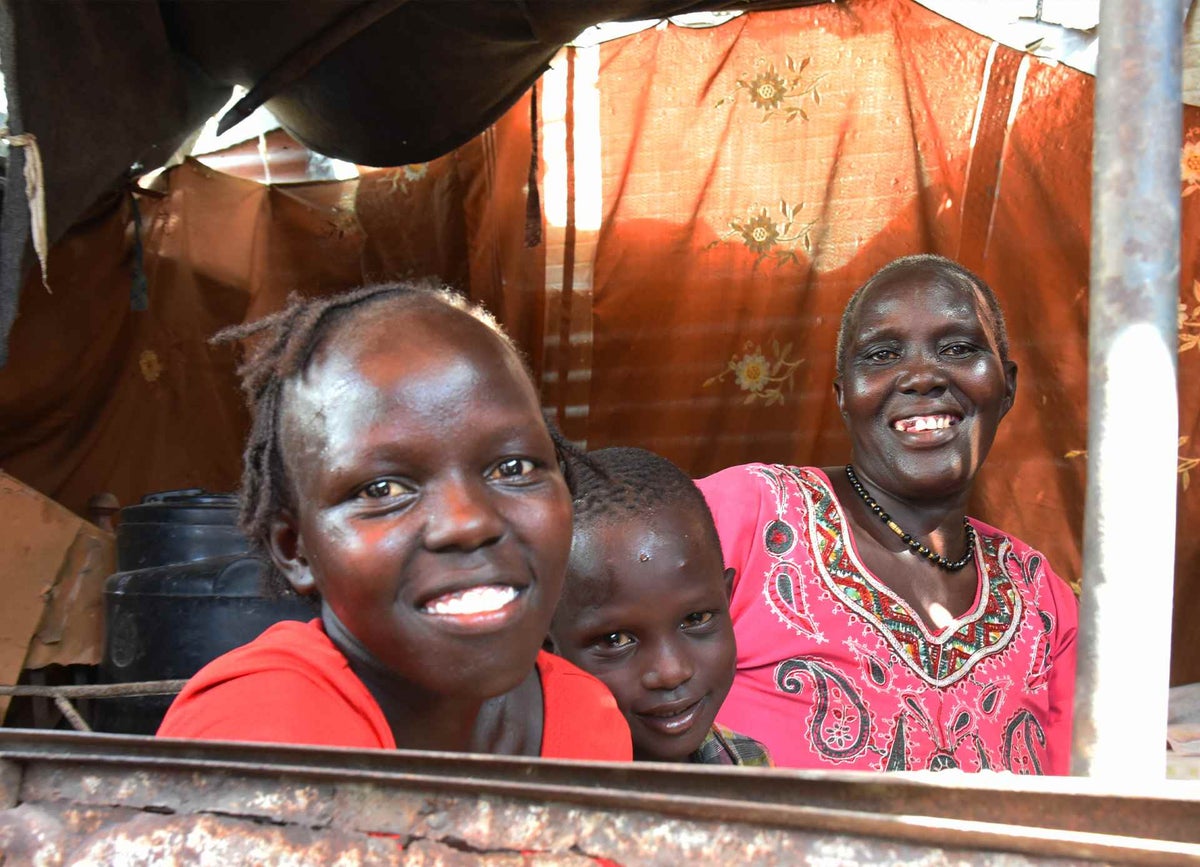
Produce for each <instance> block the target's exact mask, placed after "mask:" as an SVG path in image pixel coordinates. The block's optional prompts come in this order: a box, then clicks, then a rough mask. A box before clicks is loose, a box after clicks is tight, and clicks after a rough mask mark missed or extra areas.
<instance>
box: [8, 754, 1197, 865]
mask: <svg viewBox="0 0 1200 867" xmlns="http://www.w3.org/2000/svg"><path fill="white" fill-rule="evenodd" d="M0 759H3V760H6V762H7V763H11V764H14V765H18V766H20V767H21V769H22V775H21V779H20V783H19V787H18V796H17V799H16V800H17V801H18V802H20V803H21V804H30V803H43V804H44V803H58V802H71V803H75V804H79V805H84V806H87V807H89V808H110V807H132V808H135V809H139V810H148V811H151V812H157V813H167V814H176V813H186V814H206V813H209V814H211V813H216V814H221V815H237V816H242V817H249V818H253V819H256V820H260V821H269V822H276V823H285V824H286V823H298V824H300V825H303V826H305V827H309V828H313V827H330V828H335V829H337V830H339V831H346V830H353V831H356V832H363V833H368V834H397V835H401V836H412V835H413V831H414V828H419V827H423V823H425V822H426V821H427V818H428V816H429V815H430V814H431V813H437V812H439V811H444V809H449V808H448V807H445V805H446V804H453V805H454V808H453V810H456V811H458V813H462V814H466V813H471V812H472V811H474V813H478V812H479V810H481V809H483V810H491V811H494V810H496V809H499V807H498V806H497V805H500V804H503V805H504V810H505V815H508V816H509V817H510V823H511V822H516V823H517V824H518V825H519V824H520V822H519V821H518V819H519V817H520V816H521V815H522V810H524V812H525V813H529V812H530V811H534V812H536V811H538V810H546V809H550V808H554V809H555V810H556V813H555V815H556V816H557V819H556V821H557V822H559V823H560V824H564V825H569V826H572V828H570V829H568V830H570V833H571V834H572V835H573V836H572V840H573V841H574V842H572V843H571V844H570V846H569V847H568V848H571V847H574V850H575V851H589V852H593V853H599V854H605V852H606V851H607V852H611V851H612V846H614V845H617V844H616V843H614V842H613V841H612V840H611V839H609V838H604V837H603V836H601V837H599V838H597V837H596V834H595V833H594V829H595V828H597V827H601V826H603V825H604V824H605V823H606V822H608V823H610V824H611V822H612V821H613V820H614V817H618V818H621V819H624V820H631V817H634V816H635V815H637V816H641V817H642V818H641V819H640V820H639V821H638V822H633V824H632V825H629V827H638V828H642V829H643V831H644V832H645V833H649V831H647V830H646V829H649V828H652V827H653V826H654V824H655V822H658V823H661V822H663V821H667V822H674V823H675V824H677V825H679V827H686V828H689V829H690V832H689V833H693V834H699V835H700V836H701V837H703V836H704V834H706V833H708V834H710V835H711V834H713V833H716V832H717V831H718V829H720V830H721V833H725V834H729V833H733V832H731V831H730V829H731V828H733V829H737V830H736V834H735V836H736V837H737V838H738V839H739V840H745V839H750V837H753V836H754V835H759V836H761V835H762V834H763V833H766V834H768V836H770V835H775V836H778V835H780V834H785V835H786V834H787V833H799V834H801V835H804V834H807V835H810V836H811V835H814V834H815V835H825V836H826V837H828V836H829V835H833V836H834V837H837V838H840V839H852V840H856V841H875V842H872V843H870V845H876V846H877V845H882V844H883V842H884V841H887V842H889V844H890V843H895V842H897V841H899V843H901V844H903V845H906V846H909V847H917V848H928V849H929V850H931V851H932V850H936V851H939V852H947V851H949V850H974V851H975V852H976V853H978V854H981V855H982V854H983V853H988V852H991V853H997V852H1007V853H1023V854H1025V855H1028V856H1031V857H1033V858H1034V859H1035V860H1036V859H1072V860H1074V859H1089V860H1093V859H1095V860H1104V861H1121V862H1123V863H1143V864H1167V863H1180V862H1181V860H1185V859H1187V860H1193V859H1194V860H1196V861H1197V862H1198V863H1200V784H1194V783H1186V782H1164V783H1163V784H1162V785H1161V786H1156V787H1154V788H1153V789H1152V790H1151V789H1143V791H1140V792H1137V793H1128V792H1114V791H1112V790H1111V788H1105V787H1104V786H1103V785H1102V784H1100V783H1097V782H1096V781H1093V780H1086V779H1076V778H1063V779H1033V778H1018V777H1014V776H1011V775H1007V774H1006V775H982V776H978V775H976V776H970V775H959V774H954V775H946V774H942V775H936V776H931V777H923V778H915V777H912V776H902V775H878V774H860V773H827V772H802V771H761V770H755V769H721V768H716V767H696V768H692V767H688V768H683V767H676V766H672V765H645V764H639V765H621V764H611V765H610V764H593V763H582V762H551V761H540V760H530V759H521V758H510V757H495V756H470V755H459V754H443V753H409V752H399V751H397V752H382V751H353V750H334V749H316V748H308V747H288V746H277V745H264V744H253V745H245V744H226V743H221V744H217V743H203V742H197V741H165V740H155V739H152V738H138V737H124V736H117V735H83V734H76V733H69V732H44V731H21V730H0ZM9 779H11V776H10V777H9ZM8 800H9V801H10V802H11V799H8ZM430 804H433V805H434V807H430V806H429V805H430ZM522 804H523V805H524V806H522ZM438 805H442V806H438ZM452 812H453V811H452ZM513 817H517V818H513ZM476 818H477V816H476ZM476 824H477V823H476ZM626 824H628V822H627V823H626ZM589 828H591V829H593V831H588V829H589ZM494 833H497V834H500V835H501V836H504V835H505V834H506V833H507V832H506V831H505V830H504V829H499V830H496V831H495V832H494ZM539 833H541V832H539ZM555 833H557V834H562V833H565V831H564V829H563V828H559V829H557V831H556V832H555ZM589 835H590V836H589ZM535 836H536V835H535ZM634 836H635V837H636V834H635V835H634ZM756 839H757V838H756ZM589 841H590V842H589ZM606 841H607V842H606ZM509 842H510V843H513V844H514V845H518V844H519V845H518V848H519V847H520V846H530V845H532V844H531V842H530V840H526V839H522V840H519V841H515V842H514V841H511V840H510V841H509ZM533 842H537V841H536V840H534V841H533ZM542 842H545V841H544V840H543V841H542ZM797 845H798V844H797ZM551 848H552V847H551ZM781 854H782V853H781ZM780 863H785V862H783V861H781V862H780ZM864 863H867V862H864Z"/></svg>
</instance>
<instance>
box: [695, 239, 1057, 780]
mask: <svg viewBox="0 0 1200 867" xmlns="http://www.w3.org/2000/svg"><path fill="white" fill-rule="evenodd" d="M837 365H838V375H837V379H836V380H835V382H834V391H835V394H836V397H837V403H838V407H839V409H840V410H841V413H842V417H843V418H844V420H845V422H846V426H847V429H848V430H849V432H850V438H851V442H852V455H851V462H850V463H849V464H848V465H846V466H843V467H827V468H824V469H818V468H815V467H793V466H782V465H766V464H751V465H747V466H740V467H733V468H731V469H727V470H723V471H721V472H719V473H717V474H715V475H713V476H709V477H708V478H707V479H702V480H701V481H700V482H699V485H700V487H701V490H703V491H704V494H705V497H706V498H707V500H708V502H709V505H710V506H711V508H712V511H713V515H714V518H715V519H716V523H717V529H718V531H719V533H720V536H721V542H722V547H723V549H724V553H725V558H726V565H727V566H730V567H732V568H734V569H735V570H736V573H737V574H736V577H735V583H734V589H733V599H732V603H731V605H730V610H731V614H732V616H733V621H734V630H735V633H736V635H737V643H738V661H737V676H736V678H735V680H734V685H733V688H732V690H731V691H730V693H729V696H728V698H727V699H726V701H725V704H724V706H723V708H722V710H721V713H720V715H719V716H718V721H720V722H721V723H722V724H724V725H727V726H729V727H730V728H733V729H736V730H738V731H743V732H746V733H747V734H749V735H751V736H752V737H754V738H756V739H758V740H760V741H762V742H763V743H764V744H766V746H767V748H768V749H769V750H770V752H771V754H772V756H773V757H774V759H775V761H776V763H777V764H778V765H780V766H792V767H805V768H825V769H861V770H917V769H933V770H940V769H946V768H960V769H962V770H971V771H975V770H1008V771H1014V772H1017V773H1028V774H1043V773H1050V774H1065V773H1067V772H1068V768H1069V761H1070V745H1071V714H1072V699H1073V689H1074V680H1075V634H1076V625H1077V608H1076V602H1075V597H1074V596H1073V594H1072V593H1071V590H1070V588H1069V587H1068V586H1067V585H1066V584H1065V583H1064V582H1063V581H1062V580H1061V579H1060V578H1059V577H1058V576H1057V575H1055V573H1054V571H1053V570H1052V569H1051V568H1050V565H1049V564H1048V563H1047V562H1046V558H1045V557H1043V556H1042V555H1041V554H1039V553H1038V552H1037V551H1035V550H1034V549H1032V548H1030V547H1029V546H1028V545H1026V544H1024V543H1023V542H1021V541H1020V540H1018V539H1016V538H1014V537H1012V536H1010V535H1009V534H1007V533H1005V532H1003V531H1002V530H999V529H997V528H995V527H992V526H989V525H988V524H985V523H983V522H982V521H979V520H977V519H975V518H971V517H968V516H967V514H966V509H967V502H968V499H969V495H970V492H971V485H972V483H973V481H974V479H975V475H976V473H977V472H978V471H979V468H980V466H981V465H982V463H983V461H984V458H985V457H986V456H987V453H988V450H989V448H990V447H991V444H992V440H993V438H994V436H995V433H996V429H997V426H998V425H999V424H1000V421H1001V419H1003V417H1004V415H1005V414H1006V413H1007V412H1008V410H1009V409H1010V408H1011V406H1012V403H1013V398H1014V396H1015V394H1016V376H1017V368H1016V365H1015V364H1014V363H1013V362H1012V361H1011V360H1010V359H1009V357H1008V341H1007V337H1006V335H1005V327H1004V319H1003V315H1002V313H1001V311H1000V307H999V304H998V303H997V302H996V298H995V295H994V294H993V293H992V291H991V289H989V288H988V287H987V285H986V284H985V283H984V282H983V281H982V280H980V279H979V278H978V277H976V276H975V275H974V274H972V273H971V272H970V271H967V270H966V269H965V268H963V267H962V266H960V265H958V264H956V263H954V262H951V261H950V260H947V259H943V258H941V257H937V256H911V257H907V258H904V259H899V260H897V261H895V262H893V263H891V264H890V265H888V266H886V267H885V268H883V269H882V270H881V271H879V272H878V273H877V274H876V275H875V276H873V277H872V278H871V279H870V280H869V281H867V283H866V284H865V285H864V286H863V287H862V288H861V289H859V290H858V291H857V292H856V293H855V294H854V296H853V297H852V298H851V299H850V302H849V303H848V305H847V307H846V311H845V315H844V316H843V319H842V326H841V330H840V332H839V334H838V349H837Z"/></svg>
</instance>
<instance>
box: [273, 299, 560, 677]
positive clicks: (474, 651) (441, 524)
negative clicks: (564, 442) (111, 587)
mask: <svg viewBox="0 0 1200 867" xmlns="http://www.w3.org/2000/svg"><path fill="white" fill-rule="evenodd" d="M389 308H391V305H389ZM389 308H385V310H384V311H383V314H384V315H379V313H380V311H374V312H375V313H376V315H374V316H368V315H366V314H364V315H362V316H361V317H360V318H358V319H354V320H351V321H349V322H344V323H341V327H340V329H339V330H338V331H336V332H334V333H333V334H332V335H331V336H330V337H329V339H328V341H327V342H326V343H325V344H323V346H322V347H321V349H320V350H319V351H318V353H317V354H316V356H315V357H314V359H313V361H312V363H311V364H310V366H309V368H308V370H307V373H306V374H305V375H304V376H303V377H302V378H300V379H298V380H297V381H295V382H292V383H289V385H288V388H287V390H286V391H285V394H284V399H283V404H282V407H281V411H280V444H281V447H282V452H283V456H284V461H285V464H286V469H287V476H288V480H289V481H290V483H291V486H292V489H293V493H294V498H295V504H296V507H295V514H294V515H285V516H283V517H281V518H280V519H279V520H278V521H277V522H276V524H275V525H274V529H273V532H272V548H273V553H274V554H275V557H276V560H277V562H278V563H279V565H280V567H281V568H282V569H283V571H284V574H285V575H286V576H287V577H288V579H289V580H290V581H291V582H292V584H293V586H295V587H296V588H297V590H299V591H301V592H311V591H312V590H314V589H315V590H317V591H319V592H320V594H321V599H322V606H323V618H324V620H325V627H326V630H327V631H328V632H329V635H330V637H331V638H332V639H333V640H334V642H335V643H336V644H337V645H338V646H339V648H340V649H341V650H342V651H343V652H344V653H346V655H347V657H349V658H350V659H351V661H352V662H355V663H356V664H357V667H359V668H360V669H361V668H362V667H364V666H365V667H366V668H367V669H369V670H370V671H372V672H374V673H375V674H376V676H377V677H381V678H382V680H383V682H384V683H386V684H388V685H389V686H391V687H395V688H396V689H397V690H398V691H399V692H401V693H413V692H417V693H418V695H417V696H415V697H414V698H415V699H416V700H419V697H420V696H419V694H420V693H424V694H427V695H430V696H435V695H436V696H442V697H447V696H455V697H469V698H486V697H489V696H494V695H498V694H500V693H503V692H506V691H508V690H509V689H511V688H513V687H514V686H516V685H517V684H518V683H520V682H521V681H522V680H523V679H524V678H525V677H527V676H528V675H529V673H530V672H531V671H532V670H533V665H534V659H535V657H536V655H537V652H538V649H539V647H540V646H541V643H542V639H543V637H544V636H545V634H546V630H547V628H548V625H549V622H550V617H551V614H552V613H553V611H554V607H555V604H556V603H557V601H558V597H559V593H560V592H561V589H562V581H563V575H564V572H565V567H566V560H567V554H568V552H569V550H570V539H571V499H570V495H569V494H568V492H567V487H566V484H565V482H564V481H563V478H562V475H561V473H560V472H559V469H558V464H557V461H556V455H555V451H554V446H553V443H552V442H551V440H550V435H549V433H548V432H547V430H546V425H545V423H544V421H543V420H542V415H541V410H540V408H539V405H538V400H537V396H536V395H535V394H534V391H533V388H532V386H531V385H530V383H529V380H528V377H527V376H526V375H525V374H524V372H523V371H522V370H521V368H520V365H519V362H518V361H517V359H516V358H515V357H514V356H513V355H512V353H511V352H508V351H507V350H506V349H505V348H504V347H503V346H502V345H501V344H500V342H499V341H498V340H497V339H496V337H495V336H494V335H493V334H492V333H491V332H490V331H488V330H487V329H486V327H484V326H483V325H481V324H480V323H478V322H476V321H475V320H473V319H471V318H469V317H468V316H466V315H464V314H460V313H458V312H454V311H446V310H440V309H434V310H428V309H422V308H413V307H403V306H399V305H397V306H396V308H395V309H394V310H393V309H389Z"/></svg>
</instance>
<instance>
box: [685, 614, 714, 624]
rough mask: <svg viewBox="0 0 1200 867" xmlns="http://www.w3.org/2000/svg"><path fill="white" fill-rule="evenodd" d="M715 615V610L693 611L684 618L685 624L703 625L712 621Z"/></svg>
mask: <svg viewBox="0 0 1200 867" xmlns="http://www.w3.org/2000/svg"><path fill="white" fill-rule="evenodd" d="M713 616H714V615H713V612H711V611H693V612H692V613H691V614H689V615H688V616H687V617H685V618H683V625H684V626H703V625H704V624H705V623H709V622H711V621H712V619H713Z"/></svg>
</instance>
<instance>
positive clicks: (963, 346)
mask: <svg viewBox="0 0 1200 867" xmlns="http://www.w3.org/2000/svg"><path fill="white" fill-rule="evenodd" d="M973 351H974V347H973V346H971V344H969V343H951V344H950V345H949V346H947V347H946V348H945V349H943V350H942V354H943V355H949V356H952V357H954V358H961V357H963V356H964V355H970V354H971V353H972V352H973Z"/></svg>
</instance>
